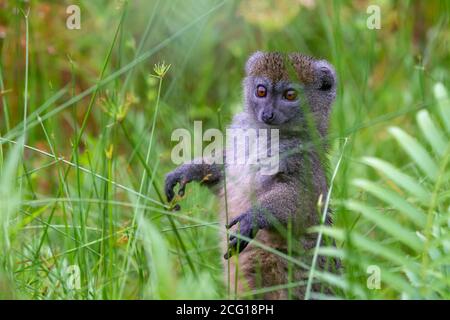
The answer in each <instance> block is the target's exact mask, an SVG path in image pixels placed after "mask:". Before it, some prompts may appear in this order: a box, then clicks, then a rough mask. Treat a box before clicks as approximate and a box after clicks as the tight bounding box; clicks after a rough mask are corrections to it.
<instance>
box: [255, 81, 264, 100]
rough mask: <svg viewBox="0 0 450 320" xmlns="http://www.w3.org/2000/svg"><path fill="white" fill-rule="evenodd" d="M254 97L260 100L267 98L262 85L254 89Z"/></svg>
mask: <svg viewBox="0 0 450 320" xmlns="http://www.w3.org/2000/svg"><path fill="white" fill-rule="evenodd" d="M256 96H257V97H260V98H264V97H265V96H267V89H266V87H264V86H263V85H262V84H260V85H259V86H257V87H256Z"/></svg>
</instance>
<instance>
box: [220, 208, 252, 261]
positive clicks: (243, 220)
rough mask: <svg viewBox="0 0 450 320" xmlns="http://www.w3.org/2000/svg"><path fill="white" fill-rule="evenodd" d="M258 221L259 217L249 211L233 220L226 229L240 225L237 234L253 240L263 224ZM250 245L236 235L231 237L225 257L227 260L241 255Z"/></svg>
mask: <svg viewBox="0 0 450 320" xmlns="http://www.w3.org/2000/svg"><path fill="white" fill-rule="evenodd" d="M258 220H259V219H258V217H256V216H255V214H254V213H253V212H252V211H249V212H246V213H243V214H241V215H239V216H237V217H236V218H234V219H233V220H231V221H230V222H229V223H228V225H227V226H226V227H227V229H230V228H231V227H232V226H234V225H235V224H237V223H239V226H238V228H237V231H236V232H235V233H236V234H239V235H242V236H245V237H247V238H250V239H253V238H254V237H255V236H256V233H257V232H258V230H259V229H261V224H260V221H258ZM248 244H249V242H248V241H246V240H244V239H242V238H238V237H237V236H236V235H235V234H232V235H230V238H229V244H228V251H227V253H225V255H224V256H223V257H224V258H225V259H229V258H230V257H231V256H233V255H234V254H235V253H237V254H239V253H241V252H242V251H243V250H244V249H245V248H246V247H247V245H248Z"/></svg>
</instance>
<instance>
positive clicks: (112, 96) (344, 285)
mask: <svg viewBox="0 0 450 320" xmlns="http://www.w3.org/2000/svg"><path fill="white" fill-rule="evenodd" d="M262 1H264V0H262ZM285 2H286V3H288V5H290V6H296V7H295V8H297V7H298V8H299V11H298V12H297V13H296V14H295V15H293V17H292V18H291V17H286V19H283V22H282V25H281V26H280V25H279V22H277V23H273V21H271V19H272V18H271V14H275V19H276V17H277V16H276V14H277V13H283V12H285V7H284V3H285ZM313 2H314V3H315V7H314V8H307V7H306V6H303V5H299V2H298V1H294V0H292V1H284V2H283V1H282V2H277V3H276V4H275V5H273V6H271V7H270V10H269V11H266V10H267V9H264V8H262V9H261V8H260V9H258V11H252V10H247V9H246V8H247V7H246V4H248V3H251V1H232V0H229V1H212V2H211V1H206V0H202V1H181V0H175V1H167V2H166V1H152V2H148V1H133V2H128V1H125V2H123V3H121V4H119V5H117V4H116V3H111V2H110V1H103V0H102V1H95V2H91V1H86V2H83V3H82V6H81V9H82V10H81V12H82V28H81V30H67V29H66V28H65V24H64V23H62V22H63V21H64V17H62V16H60V15H55V14H54V13H55V12H65V6H66V3H63V2H61V3H58V4H55V3H53V2H46V1H39V2H38V1H31V2H30V4H29V6H30V10H29V11H28V7H27V6H28V4H27V3H21V2H20V3H19V2H17V1H10V2H8V3H7V4H5V5H4V7H2V11H1V12H0V32H1V30H6V31H5V32H6V36H5V38H4V39H1V38H0V54H1V62H0V106H1V108H0V109H1V110H0V123H1V125H0V230H1V233H0V249H1V250H2V253H1V254H0V297H1V298H25V299H67V298H73V299H136V298H138V299H139V298H151V299H166V298H233V296H234V293H233V292H230V281H234V279H228V281H225V283H224V281H223V279H224V277H223V273H224V271H223V270H222V269H223V267H222V261H221V259H222V255H223V253H222V252H221V248H220V247H219V245H218V243H219V238H220V237H221V236H222V233H224V232H226V230H225V229H224V227H223V226H221V225H220V224H219V223H218V216H217V211H218V204H217V201H216V200H215V198H214V197H213V196H212V195H211V194H210V193H209V192H208V191H207V190H204V189H202V188H200V187H199V186H198V185H195V184H194V185H189V187H188V189H187V191H186V196H185V197H184V198H183V199H180V201H181V202H182V203H181V207H182V208H183V210H182V211H180V212H173V211H170V209H171V208H170V206H169V204H167V203H165V199H164V198H163V193H162V188H161V186H162V184H163V179H164V175H165V173H166V172H168V171H170V170H172V169H173V167H174V165H173V164H172V163H171V161H170V151H171V147H172V143H171V141H170V135H171V132H172V131H173V130H174V129H175V128H179V127H185V128H188V129H192V123H193V121H194V120H202V121H203V123H204V128H206V127H220V128H222V127H224V126H225V125H226V124H227V123H229V121H230V119H231V117H232V115H233V114H234V113H235V112H237V111H239V110H240V108H241V105H242V103H241V99H242V95H241V81H242V76H243V66H244V63H245V59H246V58H247V56H248V55H249V54H250V53H251V52H253V51H255V50H279V51H301V52H304V53H307V54H311V55H314V56H318V57H324V58H326V59H328V60H330V61H331V62H332V63H333V64H334V65H335V66H336V70H337V73H338V76H339V87H338V97H337V101H336V104H335V106H334V110H333V114H332V119H331V133H330V136H329V137H328V142H329V144H330V147H331V148H330V149H331V150H330V155H329V161H330V163H331V169H332V172H334V174H333V176H332V177H331V176H330V183H331V185H332V188H333V191H332V193H330V194H329V197H328V198H327V199H324V205H323V206H322V207H321V209H322V210H321V211H320V214H323V213H324V212H325V213H326V212H327V211H328V210H326V208H328V207H330V208H332V209H333V220H334V226H333V227H324V226H318V227H317V228H313V229H312V230H311V232H319V234H321V235H323V236H324V237H326V238H327V239H328V238H329V239H335V241H336V244H337V247H331V246H319V245H317V246H316V248H315V249H314V251H313V252H312V256H313V257H315V258H314V259H313V260H316V259H317V258H318V257H320V256H325V257H339V258H340V259H341V260H342V263H343V272H342V274H332V273H327V272H323V271H320V270H317V268H316V266H315V264H314V263H313V264H312V265H311V266H310V265H305V264H304V263H303V261H298V260H296V259H294V258H292V257H291V256H289V255H283V254H281V253H280V252H277V251H276V250H274V249H273V248H268V247H264V246H263V245H261V244H258V243H255V245H258V246H261V247H262V248H263V249H265V250H268V251H270V252H273V253H275V254H278V255H281V256H283V257H284V258H285V259H287V260H288V261H289V262H290V263H291V264H292V265H295V266H299V267H302V268H304V269H305V270H307V272H308V274H309V275H310V277H309V279H305V281H304V282H301V283H294V282H291V283H288V284H286V285H284V286H282V287H287V288H289V289H292V288H295V287H297V286H300V285H301V286H304V287H305V288H307V292H308V294H307V298H383V299H384V298H387V299H391V298H442V299H448V298H449V297H448V292H449V290H448V285H449V277H448V272H449V270H448V265H449V261H448V258H447V256H448V232H447V230H448V219H449V215H450V211H449V203H448V200H449V193H448V191H447V190H448V189H449V188H448V183H449V181H448V179H449V170H448V157H449V154H448V138H449V134H450V131H449V128H450V120H449V116H448V110H449V108H450V105H449V103H448V94H447V92H448V90H449V88H450V83H449V73H448V68H447V67H446V66H447V65H449V63H450V54H449V52H448V47H449V37H450V34H449V31H448V22H449V12H450V10H449V9H450V8H449V4H448V3H447V2H437V1H436V2H435V1H430V2H427V4H426V5H425V4H422V3H419V2H417V3H415V2H413V3H411V2H408V1H398V2H397V1H384V2H382V3H380V6H381V12H382V29H381V30H368V29H367V28H366V25H365V19H366V18H367V14H366V12H365V9H366V7H367V5H368V4H369V3H368V2H367V3H365V2H356V1H343V2H333V3H332V4H331V3H327V2H319V1H313ZM16 6H17V7H19V9H20V10H16V9H15V8H16ZM15 12H16V14H15ZM419 13H420V14H419ZM419 18H420V19H421V20H420V19H419ZM419 20H420V21H419ZM111 26H113V27H111ZM163 61H166V63H165V64H162V62H163ZM168 65H170V69H168V67H167V66H168ZM22 92H23V95H22V94H21V93H22ZM218 108H219V109H220V115H219V117H218V115H217V110H218ZM389 128H390V129H389ZM347 138H348V140H346V139H347ZM344 141H348V142H344ZM344 147H345V148H344ZM318 214H319V213H318ZM318 243H319V242H318ZM369 266H376V267H379V270H380V271H381V274H380V275H381V287H380V289H376V288H375V289H370V288H369V287H368V283H367V281H368V278H369V277H370V276H371V274H370V273H367V270H368V269H367V268H368V267H369ZM370 279H373V278H370ZM315 281H322V282H328V283H330V284H332V285H333V286H334V287H336V290H335V291H334V294H333V295H331V296H328V295H324V294H323V293H321V292H314V291H313V290H312V287H313V286H312V284H313V283H314V282H315ZM227 282H228V283H227ZM276 289H279V288H262V289H259V290H258V291H257V292H253V293H251V292H250V293H249V298H251V297H252V296H258V294H261V293H264V292H268V291H271V290H276Z"/></svg>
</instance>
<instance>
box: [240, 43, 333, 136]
mask: <svg viewBox="0 0 450 320" xmlns="http://www.w3.org/2000/svg"><path fill="white" fill-rule="evenodd" d="M245 71H246V78H245V80H244V95H245V102H246V108H247V110H246V111H247V112H249V113H250V114H251V115H252V116H253V117H254V119H255V120H256V121H257V122H258V123H260V124H261V125H263V126H268V127H277V126H280V127H281V126H283V127H290V126H292V127H295V126H299V125H302V124H304V116H305V113H306V112H307V111H308V110H306V108H309V112H311V113H312V114H313V115H314V117H315V119H316V124H317V127H318V130H319V132H320V133H321V134H322V135H325V134H326V130H327V127H328V117H329V111H330V109H331V105H332V103H333V101H334V98H335V96H336V74H335V71H334V69H333V67H332V66H331V65H330V64H329V63H328V62H327V61H325V60H316V59H314V58H312V57H309V56H305V55H303V54H300V53H296V52H295V53H290V54H288V55H285V54H282V53H278V52H259V51H258V52H256V53H254V54H253V55H252V56H251V57H250V58H249V59H248V61H247V64H246V68H245ZM305 100H306V101H305Z"/></svg>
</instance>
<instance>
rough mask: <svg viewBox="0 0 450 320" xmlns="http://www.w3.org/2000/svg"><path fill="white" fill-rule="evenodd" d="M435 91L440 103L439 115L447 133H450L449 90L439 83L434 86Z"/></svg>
mask: <svg viewBox="0 0 450 320" xmlns="http://www.w3.org/2000/svg"><path fill="white" fill-rule="evenodd" d="M433 91H434V96H435V98H436V100H437V103H438V111H439V114H440V116H441V118H442V121H443V122H444V125H445V128H446V129H447V133H450V100H449V98H448V94H447V90H446V89H445V87H444V85H443V84H442V83H440V82H438V83H436V84H435V85H434V88H433Z"/></svg>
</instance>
